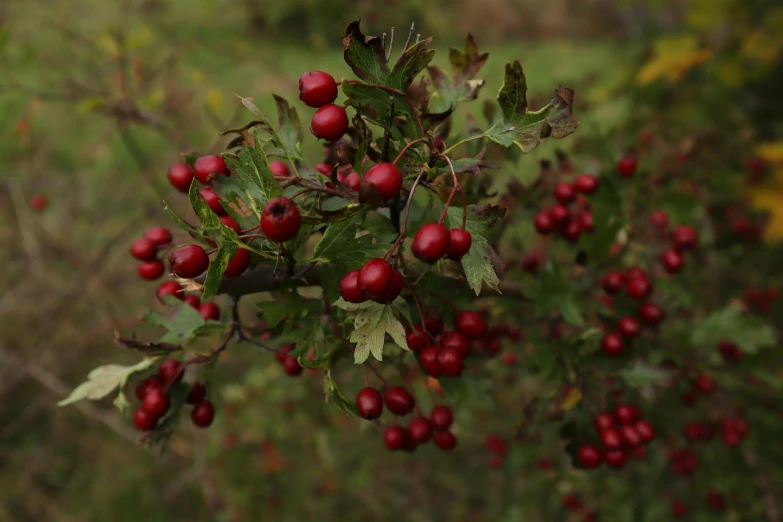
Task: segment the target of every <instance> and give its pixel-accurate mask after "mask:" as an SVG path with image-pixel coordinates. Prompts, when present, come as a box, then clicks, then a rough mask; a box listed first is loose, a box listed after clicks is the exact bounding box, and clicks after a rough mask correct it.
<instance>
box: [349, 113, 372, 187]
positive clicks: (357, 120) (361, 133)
mask: <svg viewBox="0 0 783 522" xmlns="http://www.w3.org/2000/svg"><path fill="white" fill-rule="evenodd" d="M353 126H354V128H355V129H356V138H357V140H358V145H357V146H356V157H355V158H354V160H353V170H354V171H356V172H358V173H359V174H362V164H363V163H364V157H365V156H366V155H367V151H368V150H369V148H370V144H371V143H372V131H371V130H370V128H369V127H368V126H367V124H366V123H365V122H364V118H362V115H361V114H359V113H358V112H357V113H356V115H355V116H354V117H353Z"/></svg>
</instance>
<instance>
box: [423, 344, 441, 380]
mask: <svg viewBox="0 0 783 522" xmlns="http://www.w3.org/2000/svg"><path fill="white" fill-rule="evenodd" d="M439 352H440V349H439V348H438V347H437V346H428V347H427V348H425V349H423V350H422V351H421V356H420V361H421V367H422V368H424V370H425V371H426V372H427V373H428V374H429V375H430V376H431V377H439V376H440V374H441V373H442V371H443V370H442V369H441V367H440V363H439V362H438V353H439Z"/></svg>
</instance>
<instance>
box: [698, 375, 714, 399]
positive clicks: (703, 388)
mask: <svg viewBox="0 0 783 522" xmlns="http://www.w3.org/2000/svg"><path fill="white" fill-rule="evenodd" d="M693 386H694V388H696V389H697V390H698V391H699V392H700V393H703V394H708V393H712V392H713V391H714V390H715V381H713V380H712V379H711V378H710V377H709V376H708V375H704V374H701V375H699V376H698V377H696V379H695V380H694V381H693Z"/></svg>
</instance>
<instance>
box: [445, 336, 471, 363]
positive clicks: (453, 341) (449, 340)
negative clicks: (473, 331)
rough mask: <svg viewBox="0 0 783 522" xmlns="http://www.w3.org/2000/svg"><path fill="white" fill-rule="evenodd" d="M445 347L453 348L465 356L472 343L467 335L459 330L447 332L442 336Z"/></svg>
mask: <svg viewBox="0 0 783 522" xmlns="http://www.w3.org/2000/svg"><path fill="white" fill-rule="evenodd" d="M440 345H441V346H442V347H443V348H453V349H454V350H457V352H458V353H459V354H460V355H462V356H463V357H464V356H465V355H467V354H468V352H469V351H470V344H469V343H468V340H467V339H465V336H464V335H462V334H461V333H459V332H445V333H444V334H443V335H442V336H441V338H440Z"/></svg>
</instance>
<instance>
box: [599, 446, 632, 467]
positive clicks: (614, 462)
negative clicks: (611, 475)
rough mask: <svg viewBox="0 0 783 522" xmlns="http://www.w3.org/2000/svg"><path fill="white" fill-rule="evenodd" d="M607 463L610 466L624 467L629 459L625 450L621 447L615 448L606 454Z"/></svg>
mask: <svg viewBox="0 0 783 522" xmlns="http://www.w3.org/2000/svg"><path fill="white" fill-rule="evenodd" d="M604 459H605V460H606V465H607V466H609V467H610V468H622V467H623V466H625V462H626V461H627V460H628V457H627V456H626V454H625V452H624V451H623V450H621V449H615V450H610V451H607V452H606V453H605V454H604Z"/></svg>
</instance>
